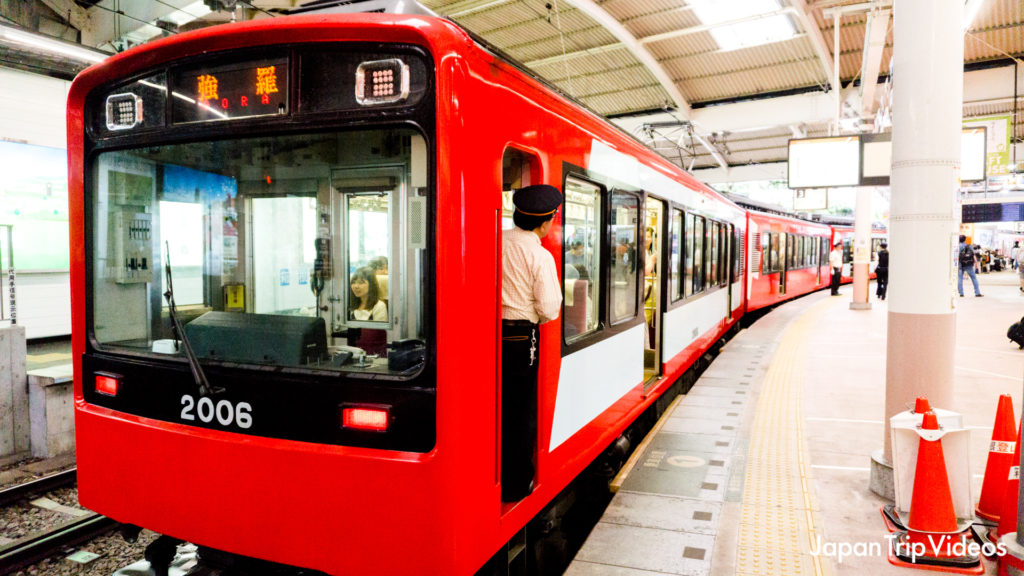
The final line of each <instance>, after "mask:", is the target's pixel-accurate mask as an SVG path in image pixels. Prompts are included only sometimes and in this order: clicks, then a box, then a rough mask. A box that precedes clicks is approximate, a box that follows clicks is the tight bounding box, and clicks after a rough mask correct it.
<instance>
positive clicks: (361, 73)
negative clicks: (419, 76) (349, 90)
mask: <svg viewBox="0 0 1024 576" xmlns="http://www.w3.org/2000/svg"><path fill="white" fill-rule="evenodd" d="M408 97H409V65H408V64H406V63H405V62H402V60H401V59H399V58H389V59H387V60H371V61H367V62H363V63H361V64H360V65H359V68H358V69H357V70H356V102H358V103H359V104H361V105H363V106H373V105H376V104H390V103H392V102H401V101H402V100H405V99H406V98H408Z"/></svg>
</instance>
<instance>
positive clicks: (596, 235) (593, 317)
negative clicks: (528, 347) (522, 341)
mask: <svg viewBox="0 0 1024 576" xmlns="http://www.w3.org/2000/svg"><path fill="white" fill-rule="evenodd" d="M563 224H564V227H565V230H564V238H565V240H564V241H563V244H562V248H563V250H564V257H565V261H564V265H563V267H562V274H563V277H564V288H565V298H564V299H563V300H562V332H563V334H565V341H566V342H567V343H571V342H574V341H576V340H578V339H580V338H581V337H583V336H584V335H586V334H589V333H591V332H594V331H595V330H597V328H598V314H597V310H598V304H599V303H600V301H601V299H600V286H601V285H600V282H599V281H598V280H599V278H600V271H601V252H600V246H601V230H603V224H602V222H601V188H600V187H598V186H596V185H594V184H591V183H589V182H584V181H582V180H578V179H576V178H572V177H569V178H566V180H565V211H564V212H563Z"/></svg>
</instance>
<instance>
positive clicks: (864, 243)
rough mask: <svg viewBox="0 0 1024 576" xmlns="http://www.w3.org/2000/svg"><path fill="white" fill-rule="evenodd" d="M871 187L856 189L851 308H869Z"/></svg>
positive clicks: (872, 191)
mask: <svg viewBox="0 0 1024 576" xmlns="http://www.w3.org/2000/svg"><path fill="white" fill-rule="evenodd" d="M872 194H874V189H873V188H865V187H863V186H862V187H860V188H858V189H857V211H856V215H857V218H856V220H855V221H854V231H853V266H852V268H853V302H851V303H850V309H851V310H870V309H871V298H870V297H869V296H868V281H869V278H868V276H869V274H870V270H869V268H870V265H871V195H872Z"/></svg>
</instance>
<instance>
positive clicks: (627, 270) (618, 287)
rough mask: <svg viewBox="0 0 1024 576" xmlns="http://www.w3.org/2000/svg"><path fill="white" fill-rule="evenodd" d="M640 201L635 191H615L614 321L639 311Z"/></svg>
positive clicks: (611, 221) (612, 217) (612, 219)
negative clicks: (632, 192) (633, 192)
mask: <svg viewBox="0 0 1024 576" xmlns="http://www.w3.org/2000/svg"><path fill="white" fill-rule="evenodd" d="M639 216H640V201H639V198H637V197H636V196H635V195H634V194H631V193H628V192H620V191H613V192H612V195H611V215H610V218H609V221H608V224H609V230H610V232H611V242H610V246H611V250H612V253H611V255H610V259H611V263H610V266H609V272H610V274H611V284H610V288H611V298H610V302H611V311H610V312H611V322H612V324H615V323H618V322H622V321H624V320H628V319H630V318H633V317H634V316H636V313H637V278H638V277H639V269H638V268H639V266H638V261H639V258H638V256H639V255H638V250H639V246H638V241H639V233H638V226H639Z"/></svg>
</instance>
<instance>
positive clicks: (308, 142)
mask: <svg viewBox="0 0 1024 576" xmlns="http://www.w3.org/2000/svg"><path fill="white" fill-rule="evenodd" d="M421 145H422V136H420V135H419V134H416V133H414V132H413V131H412V130H409V129H375V130H363V131H352V132H343V133H336V134H309V135H301V136H279V137H274V138H270V137H260V138H246V139H237V140H230V139H227V140H219V141H213V142H203V143H193V144H188V145H187V146H186V145H178V144H168V145H161V146H150V147H145V148H138V149H128V150H120V151H112V152H104V153H101V154H100V155H98V156H97V157H96V159H95V161H94V165H93V170H94V172H95V174H96V176H95V178H94V179H93V182H95V184H94V185H95V186H96V188H97V190H96V194H95V196H94V197H95V198H96V201H95V203H94V204H93V206H91V211H92V214H93V216H92V217H93V219H94V221H95V223H96V226H94V227H93V233H92V238H91V242H90V243H91V246H92V250H93V252H94V254H95V258H96V262H97V264H98V265H97V266H95V268H94V270H93V272H92V278H91V283H92V286H93V291H92V294H93V296H92V298H93V301H94V307H95V314H94V318H93V322H94V328H95V334H96V340H97V344H98V345H99V346H100V347H101V348H102V349H106V350H111V351H114V350H117V351H128V352H134V353H157V354H168V353H170V354H180V353H181V352H180V346H179V342H178V340H179V339H180V335H176V334H174V333H173V331H172V328H171V319H170V318H169V309H168V305H167V302H165V301H164V298H163V296H162V295H163V293H164V292H165V291H166V290H167V288H168V285H169V283H170V282H172V281H173V287H174V293H173V297H174V300H175V302H176V304H177V313H178V316H179V318H180V320H181V323H182V324H183V325H184V332H185V335H186V336H188V337H190V338H194V339H197V340H198V341H199V343H200V344H201V345H200V346H196V353H197V355H198V356H199V357H201V358H204V359H207V360H214V361H216V360H219V361H225V362H241V363H251V364H269V365H275V366H281V367H300V366H301V367H315V368H319V369H327V370H344V371H361V372H376V373H390V372H396V371H398V372H401V371H405V370H408V369H410V368H413V367H414V366H416V365H418V364H419V363H420V362H421V360H422V354H420V355H419V359H416V353H415V350H422V349H423V344H424V333H423V319H422V314H423V308H424V305H423V299H424V294H423V293H422V291H421V290H422V286H423V285H424V282H423V281H422V278H423V274H425V272H424V263H423V259H424V251H425V245H424V243H423V239H422V237H421V236H420V237H414V236H415V234H414V232H415V231H416V230H417V228H419V227H422V225H424V223H423V222H415V221H414V222H412V225H411V226H409V225H402V223H401V220H400V219H399V218H398V214H399V213H402V214H405V213H416V214H420V215H421V216H422V215H423V214H424V211H423V210H422V209H417V208H416V206H417V205H421V204H423V203H424V201H425V197H424V196H423V192H422V191H421V190H420V189H418V188H415V187H413V186H412V183H413V182H415V181H420V180H423V179H425V175H424V174H422V172H424V171H425V169H426V168H425V163H424V162H422V161H421V158H419V157H418V156H417V153H415V152H414V149H419V148H420V147H421ZM417 172H420V173H417ZM168 259H169V265H168V266H167V271H166V272H165V273H161V267H160V265H159V263H163V262H166V261H167V260H168ZM388 261H390V262H393V263H395V265H394V266H392V267H391V268H390V269H387V268H386V267H387V262H388ZM125 262H127V264H126V265H122V263H125ZM371 262H373V263H374V265H375V267H376V268H377V271H375V270H373V269H371V268H369V265H370V264H371ZM385 270H387V271H385ZM388 272H390V274H389V273H388ZM282 317H292V318H293V320H290V321H288V322H290V324H289V326H291V325H293V324H294V330H265V329H264V328H265V326H267V325H270V324H272V323H273V322H278V321H281V320H279V319H280V318H282ZM199 319H202V320H201V321H199ZM301 319H306V320H301ZM193 323H195V324H194V325H193ZM312 326H318V327H317V328H312ZM368 335H372V337H369V338H368ZM396 340H402V341H403V346H404V347H407V348H410V349H412V350H413V353H412V354H411V355H408V354H406V355H405V360H404V361H403V362H401V363H397V364H396V363H394V362H392V365H391V366H390V367H389V366H388V360H387V358H386V355H387V347H388V345H389V344H391V343H393V342H394V341H396ZM364 346H365V348H364ZM278 349H280V350H285V349H287V350H293V351H295V352H290V353H284V352H275V350H278ZM372 356H378V358H373V357H372Z"/></svg>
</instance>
